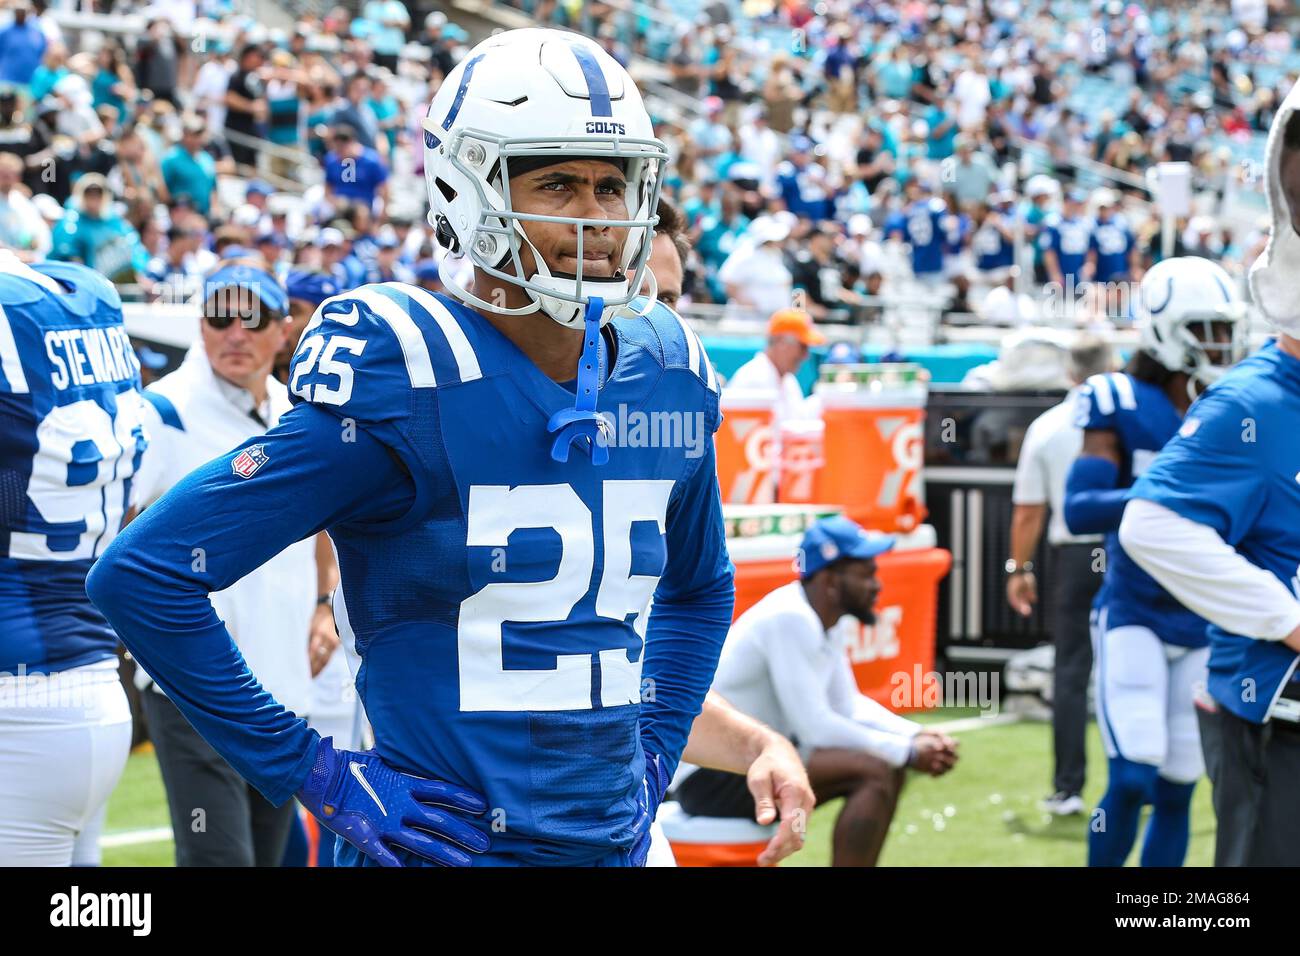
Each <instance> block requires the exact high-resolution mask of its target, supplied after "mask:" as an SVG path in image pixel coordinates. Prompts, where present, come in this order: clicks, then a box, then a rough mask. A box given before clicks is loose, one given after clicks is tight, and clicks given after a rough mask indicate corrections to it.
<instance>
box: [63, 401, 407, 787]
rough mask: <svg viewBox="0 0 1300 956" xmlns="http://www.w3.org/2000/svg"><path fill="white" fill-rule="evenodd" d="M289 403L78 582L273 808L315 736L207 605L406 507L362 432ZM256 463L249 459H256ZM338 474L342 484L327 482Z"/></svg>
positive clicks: (128, 532)
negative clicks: (332, 530)
mask: <svg viewBox="0 0 1300 956" xmlns="http://www.w3.org/2000/svg"><path fill="white" fill-rule="evenodd" d="M347 438H348V439H351V440H347V439H345V438H344V437H343V436H341V434H340V429H339V422H338V420H337V419H336V418H334V417H333V416H331V415H329V414H327V413H326V412H324V411H322V410H320V409H317V408H314V407H312V406H299V407H298V408H296V409H294V410H293V411H291V412H289V413H288V414H287V415H285V416H284V418H282V419H281V421H280V424H279V425H277V426H276V427H275V428H273V429H271V430H270V431H269V432H267V433H266V434H265V435H262V436H259V437H258V438H257V439H256V440H255V441H254V442H250V443H248V445H246V446H245V447H251V448H255V447H256V446H258V445H260V446H261V456H264V458H263V460H262V463H261V465H260V466H259V467H258V468H257V470H255V471H254V473H253V474H252V475H251V476H250V477H248V478H240V477H239V476H238V475H237V474H236V473H235V472H234V470H233V468H232V462H234V460H235V459H236V458H238V457H239V456H240V453H241V452H242V451H243V450H244V448H243V447H241V448H237V449H235V450H234V451H232V452H230V453H229V454H227V455H225V456H224V457H222V458H218V459H216V460H214V461H212V462H209V463H208V464H206V465H204V466H202V467H201V468H198V469H196V470H195V471H193V472H192V473H191V474H189V475H188V476H186V477H185V478H184V479H182V480H181V481H180V483H178V484H177V485H176V486H175V487H173V488H172V489H171V490H170V491H169V492H168V493H167V494H166V495H164V496H163V497H162V498H161V499H159V500H158V501H157V502H156V503H155V504H153V505H151V506H150V507H149V508H147V509H146V510H145V511H144V512H143V513H142V514H141V515H140V517H138V518H137V519H136V520H134V521H132V522H131V523H130V524H129V525H128V526H127V527H126V529H125V530H124V531H123V532H122V533H121V534H120V535H118V536H117V538H116V540H114V542H113V543H112V545H110V546H109V548H108V549H107V550H106V551H105V552H104V554H103V556H102V557H101V558H100V559H99V560H98V561H97V562H96V563H95V565H94V567H93V568H92V569H91V572H90V574H89V576H88V577H87V579H86V591H87V593H88V594H89V595H90V599H91V600H92V601H93V602H94V603H95V605H96V606H97V607H98V608H99V609H100V611H102V612H103V614H104V616H105V617H106V618H108V620H109V622H110V623H111V624H112V625H113V627H114V629H115V630H116V631H117V634H118V637H120V638H121V640H122V643H123V644H124V645H126V647H127V649H128V650H130V651H131V654H132V655H133V656H134V657H135V659H136V661H137V662H138V663H139V665H140V666H141V667H143V668H144V670H145V672H146V673H148V674H149V676H150V677H152V678H153V679H154V680H155V681H157V683H158V685H159V686H160V687H161V688H162V689H163V690H164V691H165V692H166V694H167V696H168V697H170V698H171V700H172V701H173V702H174V703H175V704H176V706H177V707H179V708H180V709H181V712H182V713H184V714H185V716H186V718H187V719H188V720H189V721H190V723H191V724H192V725H193V726H194V729H195V730H197V731H198V732H199V734H200V735H202V736H203V738H204V739H205V740H206V741H207V742H208V743H209V744H211V745H212V747H213V748H214V749H215V750H216V751H217V752H218V753H220V754H221V756H222V757H224V758H225V759H226V761H227V762H228V763H229V764H230V765H231V766H232V767H234V768H235V770H236V771H237V772H238V773H239V774H240V775H241V776H243V777H244V778H245V779H246V780H248V781H249V782H250V783H252V784H253V785H254V786H255V787H257V789H258V790H260V791H261V792H262V793H263V794H264V795H265V796H266V798H267V799H268V800H270V801H271V802H272V803H273V804H276V805H279V804H282V803H283V802H284V801H285V800H287V799H288V798H289V797H290V796H291V795H292V794H293V793H294V791H296V790H297V789H298V787H299V785H300V784H301V783H302V781H303V779H304V778H305V777H306V775H307V772H308V770H309V768H310V765H311V762H312V760H313V759H314V758H315V753H316V747H315V740H316V734H315V732H314V731H312V730H310V729H309V728H308V727H307V722H306V721H305V720H303V719H302V718H300V717H298V716H296V715H294V714H293V713H291V712H290V711H288V710H286V709H285V707H284V706H283V705H281V704H280V703H278V702H277V701H276V700H275V699H274V698H273V697H272V696H271V695H270V694H269V693H267V692H266V691H265V690H263V689H262V686H261V684H260V683H258V681H257V677H256V675H254V674H253V673H252V672H251V671H249V669H248V664H247V663H246V662H245V661H244V657H243V655H242V654H241V653H240V652H239V649H238V648H237V647H236V646H235V642H234V640H233V639H232V638H231V636H230V634H229V632H228V631H227V630H226V626H225V625H224V624H223V623H222V622H221V620H220V619H219V618H218V617H217V614H216V611H214V610H213V608H212V604H211V602H210V601H209V600H208V595H209V594H210V593H211V592H213V591H219V590H222V589H223V588H227V587H229V586H230V585H232V584H233V583H235V582H236V581H238V580H239V579H240V578H242V577H243V576H244V575H246V574H248V573H249V572H251V571H253V570H255V569H256V568H258V567H260V566H261V565H262V564H264V563H265V562H267V561H268V560H270V559H271V558H273V557H274V556H275V555H276V554H278V553H279V552H280V551H282V550H284V548H286V547H288V546H289V545H291V544H293V543H295V542H297V541H301V540H302V539H303V538H306V537H308V536H310V535H313V534H315V533H316V532H318V531H320V530H321V529H323V528H328V527H332V526H335V525H339V524H344V523H365V522H366V521H368V520H376V521H378V520H382V519H384V518H385V517H387V516H389V515H391V514H393V513H395V512H398V511H399V510H401V509H404V508H405V507H407V503H406V499H408V498H409V497H411V496H412V495H413V491H412V490H411V484H410V480H409V478H407V477H406V473H405V471H404V470H403V468H402V467H401V465H400V464H398V462H397V461H396V459H395V458H394V457H393V456H392V454H391V453H390V451H389V450H388V448H387V447H386V446H385V445H383V444H382V443H381V442H379V441H377V440H376V439H374V438H373V437H371V436H369V435H368V434H367V433H366V432H365V431H363V430H361V429H357V430H355V432H354V433H352V434H351V435H350V436H347ZM261 456H259V457H261ZM340 476H346V480H340Z"/></svg>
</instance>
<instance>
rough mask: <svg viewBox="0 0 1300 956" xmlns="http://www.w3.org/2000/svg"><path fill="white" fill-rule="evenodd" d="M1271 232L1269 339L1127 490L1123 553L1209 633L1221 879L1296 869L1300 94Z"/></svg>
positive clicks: (1292, 108)
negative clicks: (1248, 870) (1236, 871)
mask: <svg viewBox="0 0 1300 956" xmlns="http://www.w3.org/2000/svg"><path fill="white" fill-rule="evenodd" d="M1265 182H1266V184H1267V186H1268V188H1267V190H1266V192H1267V195H1268V197H1269V207H1270V210H1271V212H1272V218H1273V231H1272V236H1271V238H1270V240H1269V245H1268V248H1267V249H1266V250H1265V252H1264V254H1263V255H1262V256H1260V257H1259V259H1258V260H1257V261H1256V264H1255V265H1254V267H1253V268H1252V270H1251V275H1250V280H1251V291H1252V292H1253V293H1254V298H1255V301H1256V303H1257V304H1258V305H1259V307H1260V311H1261V312H1263V314H1264V316H1265V317H1266V318H1267V319H1268V320H1269V322H1270V324H1271V325H1272V326H1273V328H1274V330H1275V331H1276V332H1277V338H1276V340H1275V341H1273V342H1270V343H1268V344H1267V345H1265V346H1264V347H1263V348H1262V349H1260V350H1259V351H1258V352H1256V353H1255V354H1254V355H1252V356H1251V357H1250V358H1248V359H1246V360H1245V361H1243V362H1242V363H1241V364H1240V365H1238V366H1237V367H1236V368H1235V369H1233V370H1232V371H1231V372H1230V373H1228V374H1227V375H1226V376H1224V377H1223V379H1222V380H1221V381H1219V382H1218V383H1217V384H1215V386H1214V387H1213V388H1211V389H1210V390H1209V392H1208V393H1207V394H1206V395H1205V397H1204V398H1202V399H1201V400H1200V401H1198V402H1197V403H1196V404H1195V405H1194V406H1193V407H1192V410H1191V412H1190V413H1189V414H1188V418H1187V421H1186V423H1185V424H1184V425H1183V427H1182V429H1180V431H1179V433H1178V435H1177V436H1176V437H1175V438H1174V439H1173V440H1172V441H1171V442H1170V443H1169V445H1168V446H1167V447H1166V448H1165V450H1164V452H1163V453H1162V454H1161V455H1160V457H1159V458H1158V459H1157V460H1156V462H1155V464H1154V465H1153V466H1152V467H1151V469H1150V470H1148V471H1147V473H1146V474H1144V475H1143V476H1142V478H1141V479H1140V480H1139V481H1138V483H1137V484H1136V485H1134V487H1133V492H1132V498H1131V500H1130V502H1129V505H1128V507H1127V508H1126V509H1125V512H1124V521H1123V524H1121V525H1120V540H1121V542H1122V543H1123V545H1124V547H1125V549H1126V550H1127V551H1128V552H1129V553H1130V554H1132V555H1133V557H1134V559H1135V560H1136V561H1137V562H1138V563H1139V564H1141V566H1142V567H1143V568H1145V569H1146V570H1147V571H1149V572H1150V573H1151V574H1152V575H1153V576H1154V577H1155V578H1156V579H1157V580H1158V581H1160V583H1161V584H1162V585H1164V586H1165V587H1166V588H1168V589H1169V591H1170V593H1172V594H1174V595H1175V596H1176V597H1178V598H1179V600H1181V601H1183V603H1184V604H1186V605H1187V606H1188V607H1191V608H1194V609H1195V610H1197V611H1198V612H1199V613H1200V614H1202V615H1203V616H1204V617H1205V618H1206V619H1207V620H1208V621H1209V622H1210V627H1209V637H1210V659H1209V679H1208V682H1207V683H1208V686H1207V691H1208V693H1207V694H1206V695H1204V696H1203V697H1202V698H1200V699H1198V701H1197V717H1198V719H1199V723H1200V730H1201V740H1202V744H1203V747H1204V751H1205V762H1206V767H1207V769H1208V771H1209V776H1210V781H1211V783H1212V784H1213V786H1214V793H1213V797H1214V810H1215V815H1216V817H1217V818H1218V826H1217V828H1216V831H1215V850H1214V862H1215V865H1217V866H1296V865H1300V825H1298V824H1297V821H1296V815H1295V812H1294V805H1295V795H1296V787H1297V785H1298V784H1300V680H1297V678H1296V664H1297V662H1298V661H1300V654H1298V653H1297V652H1300V521H1298V520H1297V517H1296V516H1297V515H1298V514H1300V442H1298V441H1297V440H1296V431H1297V429H1298V428H1300V285H1298V284H1297V283H1298V282H1300V270H1298V269H1297V264H1300V233H1298V232H1297V231H1296V226H1295V224H1296V223H1297V222H1300V85H1297V87H1296V88H1295V89H1294V90H1293V91H1292V93H1291V95H1290V96H1289V97H1287V99H1286V101H1285V102H1284V104H1283V107H1282V109H1281V110H1279V111H1278V115H1277V118H1276V119H1275V120H1274V125H1273V129H1272V131H1271V132H1270V135H1269V142H1268V149H1267V166H1266V172H1265Z"/></svg>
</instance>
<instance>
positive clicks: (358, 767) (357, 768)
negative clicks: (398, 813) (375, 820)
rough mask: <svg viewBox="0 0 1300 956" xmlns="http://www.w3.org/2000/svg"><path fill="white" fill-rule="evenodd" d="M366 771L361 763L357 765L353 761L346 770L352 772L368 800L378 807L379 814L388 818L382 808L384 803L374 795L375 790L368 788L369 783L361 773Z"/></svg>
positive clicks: (384, 809) (385, 810)
mask: <svg viewBox="0 0 1300 956" xmlns="http://www.w3.org/2000/svg"><path fill="white" fill-rule="evenodd" d="M365 769H366V765H365V764H363V763H357V762H356V761H355V760H353V761H352V762H351V763H349V764H348V770H350V771H352V776H354V777H356V778H357V783H359V784H361V789H362V790H364V791H365V792H366V793H368V794H370V799H371V800H373V801H375V806H377V807H379V812H380V813H382V814H383V815H384V816H388V810H387V809H386V808H385V807H384V801H382V800H380V799H379V794H377V793H375V788H374V787H372V786H370V781H369V780H367V779H366V776H365V774H363V773H362V772H361V771H363V770H365Z"/></svg>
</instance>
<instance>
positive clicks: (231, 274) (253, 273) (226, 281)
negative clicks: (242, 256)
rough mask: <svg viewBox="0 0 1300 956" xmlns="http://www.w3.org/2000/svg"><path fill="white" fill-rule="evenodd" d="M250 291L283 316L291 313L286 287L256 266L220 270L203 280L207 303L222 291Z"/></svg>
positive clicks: (237, 266) (230, 267)
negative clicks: (235, 289)
mask: <svg viewBox="0 0 1300 956" xmlns="http://www.w3.org/2000/svg"><path fill="white" fill-rule="evenodd" d="M231 288H240V289H249V290H250V291H252V292H253V294H254V295H256V296H257V297H258V298H259V299H261V300H262V304H263V305H265V306H266V307H267V308H268V309H271V310H272V311H273V312H278V313H280V314H281V315H287V314H288V313H289V297H288V296H287V295H285V292H284V286H282V285H280V283H279V281H278V280H277V279H276V278H275V276H273V275H271V273H269V272H266V271H265V270H262V269H258V268H256V267H255V266H246V265H233V266H225V267H224V268H221V269H218V270H217V271H216V272H214V273H212V275H210V276H208V277H207V278H206V279H204V280H203V300H204V302H206V301H207V300H208V299H211V298H212V296H213V295H215V294H216V293H218V292H220V291H221V290H222V289H231Z"/></svg>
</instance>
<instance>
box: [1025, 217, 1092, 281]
mask: <svg viewBox="0 0 1300 956" xmlns="http://www.w3.org/2000/svg"><path fill="white" fill-rule="evenodd" d="M1091 239H1092V220H1091V219H1083V218H1072V219H1065V218H1063V217H1061V216H1059V215H1054V216H1049V217H1048V218H1047V219H1045V220H1044V221H1043V230H1042V232H1040V233H1039V235H1038V247H1039V248H1040V249H1042V250H1043V251H1044V252H1047V251H1048V250H1049V249H1050V250H1051V251H1052V252H1055V253H1056V261H1057V264H1058V265H1059V266H1060V268H1061V281H1062V282H1064V283H1066V284H1067V285H1069V284H1070V281H1071V280H1070V277H1071V276H1073V277H1074V283H1075V284H1076V285H1077V284H1078V283H1079V282H1080V280H1081V278H1082V275H1083V264H1084V262H1086V261H1087V259H1088V243H1089V242H1090V241H1091Z"/></svg>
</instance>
